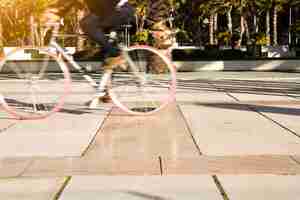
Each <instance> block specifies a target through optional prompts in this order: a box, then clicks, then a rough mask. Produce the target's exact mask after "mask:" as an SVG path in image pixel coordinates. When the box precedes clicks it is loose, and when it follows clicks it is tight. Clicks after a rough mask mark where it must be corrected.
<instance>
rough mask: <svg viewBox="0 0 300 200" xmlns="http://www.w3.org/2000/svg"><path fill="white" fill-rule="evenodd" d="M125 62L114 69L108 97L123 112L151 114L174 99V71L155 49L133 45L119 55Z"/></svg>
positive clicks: (167, 60)
mask: <svg viewBox="0 0 300 200" xmlns="http://www.w3.org/2000/svg"><path fill="white" fill-rule="evenodd" d="M123 57H124V60H125V63H123V64H122V65H120V66H118V67H115V68H114V73H113V75H112V80H111V87H110V90H109V92H110V96H111V97H112V100H113V102H114V103H115V104H116V105H117V106H118V107H119V108H121V109H122V110H123V111H125V112H127V113H130V114H133V115H149V114H153V113H155V112H157V111H159V110H161V109H162V108H164V107H165V106H167V105H168V104H169V103H170V102H172V101H173V100H175V90H176V69H175V67H174V66H173V65H172V63H171V62H170V60H169V59H168V58H167V57H166V56H164V55H163V54H162V53H160V52H159V51H158V50H156V49H154V48H151V47H148V46H133V47H130V48H128V49H127V50H126V51H124V53H123Z"/></svg>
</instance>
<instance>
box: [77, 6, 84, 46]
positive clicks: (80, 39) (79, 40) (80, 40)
mask: <svg viewBox="0 0 300 200" xmlns="http://www.w3.org/2000/svg"><path fill="white" fill-rule="evenodd" d="M84 14H85V12H84V10H77V20H76V21H77V25H76V33H79V34H80V35H81V34H83V31H82V30H81V28H80V24H79V22H80V20H81V19H82V18H83V17H84ZM80 35H79V37H77V45H76V48H77V51H82V50H84V43H85V38H83V37H81V36H80Z"/></svg>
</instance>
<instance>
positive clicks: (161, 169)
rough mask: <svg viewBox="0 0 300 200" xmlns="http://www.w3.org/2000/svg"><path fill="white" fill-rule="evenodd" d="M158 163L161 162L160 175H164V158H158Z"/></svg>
mask: <svg viewBox="0 0 300 200" xmlns="http://www.w3.org/2000/svg"><path fill="white" fill-rule="evenodd" d="M158 161H159V168H160V175H161V176H163V175H164V170H163V161H162V156H158Z"/></svg>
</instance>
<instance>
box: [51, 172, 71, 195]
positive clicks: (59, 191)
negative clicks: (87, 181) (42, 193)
mask: <svg viewBox="0 0 300 200" xmlns="http://www.w3.org/2000/svg"><path fill="white" fill-rule="evenodd" d="M71 179H72V176H67V177H65V180H64V182H63V184H62V186H61V187H60V189H59V190H58V192H57V193H56V194H55V195H54V198H53V200H59V199H60V197H61V195H62V193H63V192H64V190H65V188H66V187H67V185H68V184H69V182H70V181H71Z"/></svg>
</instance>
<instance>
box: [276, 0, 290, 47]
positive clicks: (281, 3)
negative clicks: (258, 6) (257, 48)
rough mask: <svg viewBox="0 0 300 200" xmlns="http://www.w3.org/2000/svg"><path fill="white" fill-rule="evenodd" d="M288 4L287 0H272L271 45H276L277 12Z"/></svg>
mask: <svg viewBox="0 0 300 200" xmlns="http://www.w3.org/2000/svg"><path fill="white" fill-rule="evenodd" d="M287 3H288V0H274V8H273V45H278V37H277V35H278V33H277V32H278V30H277V18H278V12H281V11H283V9H284V5H285V4H287Z"/></svg>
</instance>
